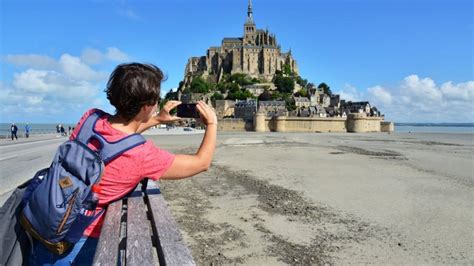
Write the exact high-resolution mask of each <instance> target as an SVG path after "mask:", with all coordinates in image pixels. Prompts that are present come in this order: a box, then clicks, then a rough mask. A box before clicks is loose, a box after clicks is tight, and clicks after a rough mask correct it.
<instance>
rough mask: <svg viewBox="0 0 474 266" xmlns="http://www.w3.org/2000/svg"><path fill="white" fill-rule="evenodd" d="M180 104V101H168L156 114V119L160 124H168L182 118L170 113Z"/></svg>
mask: <svg viewBox="0 0 474 266" xmlns="http://www.w3.org/2000/svg"><path fill="white" fill-rule="evenodd" d="M180 104H181V102H180V101H168V102H166V103H165V105H164V106H163V108H162V109H161V110H160V112H159V113H158V114H157V115H156V117H155V119H156V120H157V121H158V123H160V124H167V123H172V122H174V121H177V120H180V119H181V118H179V117H177V116H172V115H170V112H171V110H173V109H174V108H176V106H178V105H180Z"/></svg>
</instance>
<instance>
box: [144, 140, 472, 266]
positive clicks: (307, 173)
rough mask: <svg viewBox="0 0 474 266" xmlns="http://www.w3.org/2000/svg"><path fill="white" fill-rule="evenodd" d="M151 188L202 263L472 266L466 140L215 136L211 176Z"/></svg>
mask: <svg viewBox="0 0 474 266" xmlns="http://www.w3.org/2000/svg"><path fill="white" fill-rule="evenodd" d="M150 137H151V138H152V139H153V140H154V142H155V143H156V144H157V145H158V146H160V147H162V148H164V149H168V150H170V151H172V152H175V153H192V152H194V151H195V150H196V149H197V147H198V146H199V143H200V137H201V136H200V135H186V136H163V135H160V136H150ZM160 183H161V186H162V190H163V193H164V196H165V198H166V199H167V201H168V203H169V206H170V208H171V210H172V212H173V215H174V217H175V219H176V220H177V222H178V223H179V225H180V227H181V229H182V233H183V235H184V238H185V241H186V242H187V243H188V244H189V246H190V247H191V250H192V253H193V255H194V257H195V259H196V262H197V263H198V264H200V265H204V264H205V265H209V264H213V265H215V264H253V265H261V264H267V265H279V264H322V263H330V264H333V263H334V264H362V263H363V264H367V263H368V264H388V263H391V264H395V263H396V264H420V263H422V264H458V263H461V264H465V263H468V264H471V263H474V254H473V250H474V248H473V239H474V237H473V232H474V219H473V195H474V194H473V185H474V181H473V134H455V133H452V134H434V133H433V134H429V133H419V134H413V133H412V134H409V133H399V134H397V133H395V134H381V133H380V134H314V133H313V134H282V133H254V132H245V133H230V132H227V133H221V132H220V133H219V136H218V147H217V151H216V154H215V158H214V161H213V164H212V167H211V169H210V170H209V171H207V172H205V173H202V174H200V175H198V176H195V177H193V178H190V179H185V180H179V181H161V182H160Z"/></svg>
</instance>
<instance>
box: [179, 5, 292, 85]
mask: <svg viewBox="0 0 474 266" xmlns="http://www.w3.org/2000/svg"><path fill="white" fill-rule="evenodd" d="M243 29H244V32H243V36H242V37H236V38H234V37H233V38H224V39H223V40H222V43H221V46H217V47H210V48H209V49H208V50H207V54H206V55H205V56H200V57H191V58H189V60H188V63H187V65H186V69H185V77H184V82H183V84H182V85H181V86H184V87H186V86H188V85H189V84H190V82H191V81H192V78H193V77H195V76H202V77H203V78H207V79H208V80H212V81H214V82H219V80H220V79H221V78H222V76H223V74H234V73H244V74H247V75H248V76H250V77H251V78H258V79H260V80H266V81H271V80H272V79H273V77H274V75H275V71H277V70H282V69H283V66H284V65H285V64H286V65H289V66H290V68H291V70H292V71H293V72H295V73H296V74H298V66H297V64H296V61H295V59H293V57H292V55H291V50H290V51H288V52H287V53H283V52H282V51H281V49H280V45H279V44H278V43H277V38H276V36H275V35H274V34H273V33H270V32H269V31H268V29H267V30H262V29H257V26H256V24H255V22H254V19H253V11H252V2H251V0H249V3H248V11H247V19H246V21H245V24H244V27H243Z"/></svg>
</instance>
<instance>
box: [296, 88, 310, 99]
mask: <svg viewBox="0 0 474 266" xmlns="http://www.w3.org/2000/svg"><path fill="white" fill-rule="evenodd" d="M295 96H299V97H308V91H307V90H306V89H305V88H303V89H301V90H299V91H297V92H296V93H295Z"/></svg>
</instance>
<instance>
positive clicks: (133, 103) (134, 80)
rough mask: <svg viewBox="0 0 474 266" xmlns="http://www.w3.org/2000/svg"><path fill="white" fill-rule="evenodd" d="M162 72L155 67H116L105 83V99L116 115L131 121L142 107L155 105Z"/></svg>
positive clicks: (134, 64)
mask: <svg viewBox="0 0 474 266" xmlns="http://www.w3.org/2000/svg"><path fill="white" fill-rule="evenodd" d="M163 79H164V76H163V72H162V71H161V70H160V69H159V68H158V67H157V66H155V65H152V64H140V63H129V64H121V65H118V66H117V67H116V68H115V69H114V71H113V72H112V74H111V75H110V78H109V81H108V82H107V89H106V90H105V92H106V93H107V99H108V100H109V102H110V104H112V105H113V106H114V107H115V109H116V112H117V114H118V115H120V116H122V117H124V118H125V119H127V121H130V120H132V119H133V118H134V117H135V116H136V115H137V114H138V113H139V112H140V109H141V108H142V107H143V106H144V105H153V104H157V103H158V100H159V99H160V87H161V82H162V81H163Z"/></svg>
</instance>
